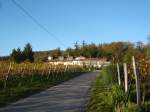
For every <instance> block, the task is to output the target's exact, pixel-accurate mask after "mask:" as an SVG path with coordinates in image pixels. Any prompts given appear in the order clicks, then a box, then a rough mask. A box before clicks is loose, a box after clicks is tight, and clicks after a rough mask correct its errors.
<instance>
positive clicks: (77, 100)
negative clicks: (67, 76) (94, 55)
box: [0, 71, 99, 112]
mask: <svg viewBox="0 0 150 112" xmlns="http://www.w3.org/2000/svg"><path fill="white" fill-rule="evenodd" d="M98 74H99V72H98V71H95V72H90V73H85V74H83V75H80V76H78V77H76V78H74V79H71V80H69V81H66V82H64V83H61V84H59V85H57V86H54V87H51V88H49V89H47V90H45V91H43V92H40V93H37V94H35V95H32V96H30V97H28V98H25V99H21V100H20V101H18V102H16V103H13V104H11V105H9V106H7V107H5V108H1V109H0V112H84V111H85V108H86V103H87V100H88V98H89V93H90V87H91V84H92V81H93V80H94V79H95V78H96V76H97V75H98Z"/></svg>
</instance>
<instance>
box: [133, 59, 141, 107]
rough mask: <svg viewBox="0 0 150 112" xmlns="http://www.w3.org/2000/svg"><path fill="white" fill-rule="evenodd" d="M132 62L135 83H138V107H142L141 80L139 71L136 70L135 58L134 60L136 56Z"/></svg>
mask: <svg viewBox="0 0 150 112" xmlns="http://www.w3.org/2000/svg"><path fill="white" fill-rule="evenodd" d="M132 61H133V70H134V75H135V81H136V97H137V105H139V106H140V104H141V101H140V80H139V71H137V69H136V64H135V58H134V56H132Z"/></svg>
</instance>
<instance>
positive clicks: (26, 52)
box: [23, 43, 34, 62]
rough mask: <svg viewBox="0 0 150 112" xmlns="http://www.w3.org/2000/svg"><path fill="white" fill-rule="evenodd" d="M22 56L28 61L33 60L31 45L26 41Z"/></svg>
mask: <svg viewBox="0 0 150 112" xmlns="http://www.w3.org/2000/svg"><path fill="white" fill-rule="evenodd" d="M23 58H24V60H28V61H30V62H33V61H34V52H33V51H32V46H31V44H30V43H27V44H26V45H25V47H24V50H23Z"/></svg>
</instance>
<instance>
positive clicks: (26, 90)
mask: <svg viewBox="0 0 150 112" xmlns="http://www.w3.org/2000/svg"><path fill="white" fill-rule="evenodd" d="M82 73H84V72H82V71H81V72H65V73H62V74H60V73H58V74H56V73H55V74H50V75H49V76H47V75H45V76H42V75H41V74H34V75H32V76H31V75H30V76H29V75H24V78H20V77H18V74H17V75H16V76H15V75H13V76H12V77H11V76H9V78H8V79H7V82H4V80H2V79H1V80H0V107H4V106H7V105H8V104H10V103H12V102H15V101H17V100H19V99H21V98H25V97H27V96H30V95H33V94H35V93H37V92H40V91H42V90H45V89H46V88H49V87H51V86H54V85H57V84H59V83H62V82H64V81H66V80H69V79H71V78H73V77H76V76H78V75H80V74H82ZM5 83H6V84H7V85H6V88H3V87H4V84H5Z"/></svg>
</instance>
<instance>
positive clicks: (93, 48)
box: [5, 41, 150, 63]
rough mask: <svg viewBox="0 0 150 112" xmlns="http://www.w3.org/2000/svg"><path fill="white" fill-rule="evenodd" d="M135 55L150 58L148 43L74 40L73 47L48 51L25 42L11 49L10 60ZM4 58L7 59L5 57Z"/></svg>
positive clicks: (123, 58)
mask: <svg viewBox="0 0 150 112" xmlns="http://www.w3.org/2000/svg"><path fill="white" fill-rule="evenodd" d="M133 55H134V56H135V57H136V58H137V59H146V60H149V59H150V44H144V43H142V42H137V43H131V42H112V43H104V44H94V43H90V44H88V43H86V42H85V41H83V42H82V43H78V42H76V43H75V44H74V47H73V48H67V49H66V50H61V49H60V48H57V49H54V50H50V51H37V52H33V51H32V46H31V44H29V43H28V44H26V45H25V47H24V49H23V50H22V51H21V49H20V48H18V49H13V50H12V53H11V55H10V58H9V59H11V60H13V61H15V62H17V63H21V62H24V61H29V62H45V61H47V57H48V56H52V57H54V58H57V57H59V56H64V57H68V56H73V57H77V56H85V57H87V58H107V59H108V60H111V61H114V62H115V61H119V62H123V61H125V62H130V60H131V57H132V56H133ZM5 59H8V57H7V58H5Z"/></svg>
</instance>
